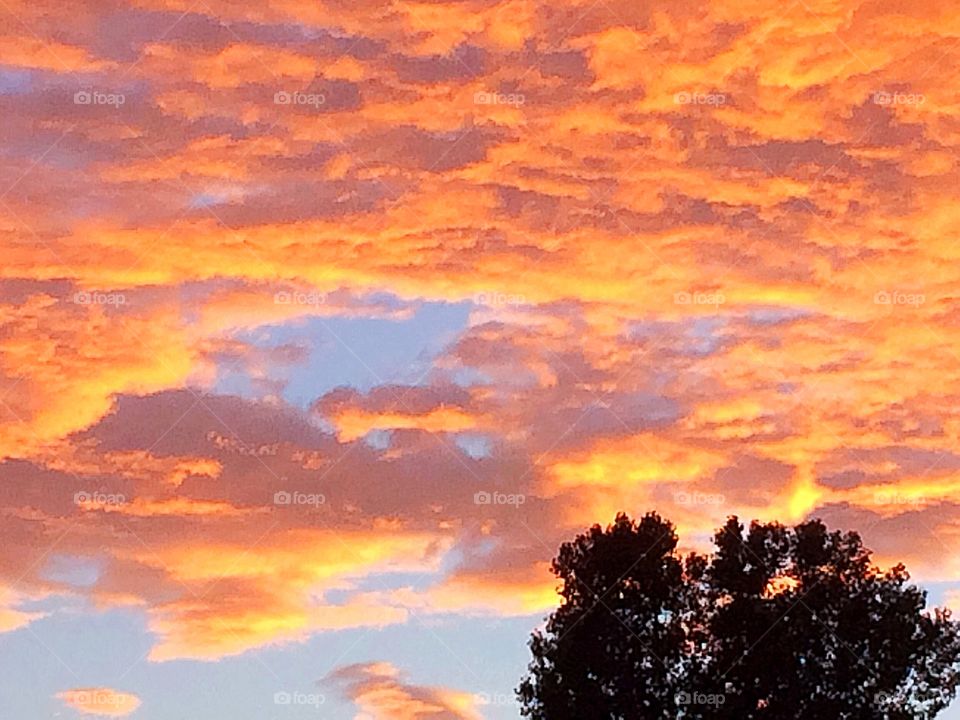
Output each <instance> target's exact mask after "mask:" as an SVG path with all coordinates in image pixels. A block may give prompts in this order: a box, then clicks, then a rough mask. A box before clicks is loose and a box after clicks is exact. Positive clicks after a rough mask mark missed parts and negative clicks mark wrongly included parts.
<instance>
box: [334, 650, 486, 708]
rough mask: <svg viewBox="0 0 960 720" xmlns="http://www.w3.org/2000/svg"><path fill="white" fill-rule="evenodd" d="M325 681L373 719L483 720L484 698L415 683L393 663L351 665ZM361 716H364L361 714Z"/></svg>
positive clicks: (337, 671)
mask: <svg viewBox="0 0 960 720" xmlns="http://www.w3.org/2000/svg"><path fill="white" fill-rule="evenodd" d="M325 682H328V683H331V684H335V685H338V686H340V687H342V688H343V691H344V693H345V694H346V695H347V696H348V697H349V698H350V699H351V700H353V702H354V703H356V705H357V707H358V708H359V709H360V711H361V714H362V716H363V717H369V718H371V720H425V719H426V718H435V719H436V720H480V718H481V717H482V716H481V715H480V712H479V711H478V709H477V705H478V704H480V697H479V696H478V695H473V694H470V693H465V692H462V691H459V690H450V689H448V688H438V687H424V686H421V685H411V684H408V683H406V682H404V681H403V678H402V676H401V673H400V671H399V670H398V669H397V668H396V667H394V666H393V665H391V664H390V663H367V664H359V665H348V666H346V667H342V668H340V669H338V670H336V671H335V672H333V673H331V674H330V675H329V676H328V677H327V678H326V679H325ZM358 717H360V716H358Z"/></svg>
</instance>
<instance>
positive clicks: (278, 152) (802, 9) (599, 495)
mask: <svg viewBox="0 0 960 720" xmlns="http://www.w3.org/2000/svg"><path fill="white" fill-rule="evenodd" d="M0 18H2V23H0V35H2V37H0V117H2V118H3V119H2V122H0V257H2V262H0V667H3V668H4V670H3V672H2V673H0V716H2V717H3V718H4V720H38V719H42V718H63V719H65V720H70V719H75V718H91V717H92V718H97V717H131V718H136V719H139V720H181V719H182V718H185V717H196V718H204V719H205V720H219V719H221V718H222V719H226V718H229V719H230V720H263V719H264V718H268V719H271V720H298V719H301V718H317V717H322V718H334V719H336V720H423V719H426V720H478V719H492V720H499V719H501V718H517V717H518V715H519V711H518V707H517V705H516V703H515V701H514V699H513V695H512V689H513V688H514V687H516V685H517V683H518V681H519V678H520V676H521V675H522V673H523V671H524V668H525V665H526V663H527V662H528V656H529V652H528V650H527V648H526V642H527V638H528V637H529V634H530V632H531V631H532V630H533V629H534V628H536V627H538V626H539V625H540V624H541V623H542V621H543V618H544V617H545V615H546V614H547V613H549V612H550V610H551V609H552V608H553V607H555V606H556V603H557V595H556V583H555V580H554V578H553V576H552V575H551V573H550V571H549V562H550V559H551V558H552V557H553V556H554V554H555V551H556V549H557V547H558V546H559V545H560V543H562V542H563V541H565V540H568V539H570V538H572V537H573V536H575V535H576V533H578V532H580V531H581V530H583V529H584V528H586V527H588V526H590V525H592V524H593V523H597V522H599V523H601V524H606V523H609V522H610V521H612V520H613V518H614V516H615V515H616V513H617V512H618V511H621V510H622V511H626V512H629V513H631V514H632V515H642V514H643V513H645V512H647V511H649V510H652V509H655V510H657V511H659V512H660V513H661V514H662V515H664V516H665V517H667V518H668V519H670V520H672V521H673V522H674V523H675V524H676V525H677V528H678V532H679V535H680V539H681V546H682V547H683V549H684V550H691V549H703V548H704V547H705V546H706V544H707V543H708V540H709V537H710V536H711V534H712V532H713V531H714V530H715V529H716V528H717V527H719V526H720V525H721V524H722V523H723V521H724V519H725V518H726V517H727V516H728V515H732V514H733V515H738V516H739V517H741V518H743V519H745V520H749V519H759V520H764V521H772V520H777V521H780V522H784V523H796V522H800V521H802V520H804V519H807V518H812V517H819V518H822V519H823V520H824V521H825V522H827V523H828V524H829V525H830V526H831V527H835V528H841V529H856V530H858V531H859V532H860V533H861V534H862V536H863V538H864V540H865V543H866V544H867V546H868V547H870V548H872V549H873V550H874V552H875V559H876V562H877V563H878V564H879V565H881V566H883V567H885V566H889V565H891V564H894V563H896V562H899V561H902V562H904V563H905V564H906V565H907V567H908V568H909V570H910V572H911V575H912V577H913V580H914V581H915V582H917V583H919V584H921V585H923V586H924V587H925V588H927V589H928V590H929V592H930V596H929V600H930V604H931V606H932V605H937V606H953V607H958V606H960V450H958V447H960V446H958V442H957V440H958V436H960V419H958V417H957V415H956V412H955V411H954V409H955V408H956V407H958V405H960V373H958V369H960V349H958V348H960V344H958V340H960V321H958V317H960V315H958V310H960V295H958V280H960V262H958V260H960V244H958V243H957V241H956V238H957V235H958V231H960V204H958V190H957V189H958V188H960V167H958V156H957V149H958V147H960V133H958V131H960V15H958V14H957V13H956V7H955V3H953V2H948V1H947V0H924V1H922V2H903V1H899V0H888V1H884V2H880V1H877V0H828V1H824V2H814V1H813V0H797V2H791V1H790V0H787V1H786V2H784V1H782V0H776V1H773V0H758V1H757V2H751V3H743V2H735V1H733V0H708V1H707V2H689V1H687V0H677V1H675V2H669V3H667V2H652V1H650V0H629V1H627V0H622V1H621V0H565V1H564V2H559V3H558V2H544V1H543V0H540V1H537V0H500V1H498V0H459V1H458V2H450V1H449V0H436V1H431V2H425V1H424V2H417V1H408V2H382V1H381V0H353V1H351V2H345V1H344V0H317V1H313V2H303V1H298V0H264V1H263V2H258V3H237V2H230V1H228V0H79V1H78V2H73V3H69V4H68V5H65V4H63V3H59V2H52V1H51V0H0ZM951 712H952V713H953V714H952V715H951ZM943 717H944V718H954V719H957V718H960V708H958V707H955V708H954V709H953V710H951V711H948V712H947V713H945V714H944V716H943Z"/></svg>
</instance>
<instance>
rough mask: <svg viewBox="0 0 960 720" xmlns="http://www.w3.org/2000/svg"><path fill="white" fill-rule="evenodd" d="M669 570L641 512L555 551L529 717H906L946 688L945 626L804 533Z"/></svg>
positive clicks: (846, 542) (775, 534) (951, 634)
mask: <svg viewBox="0 0 960 720" xmlns="http://www.w3.org/2000/svg"><path fill="white" fill-rule="evenodd" d="M713 542H714V550H713V551H712V552H711V553H710V554H698V553H693V554H690V555H689V556H687V557H681V556H680V554H679V553H678V550H677V543H678V538H677V534H676V530H675V528H674V526H673V525H672V524H671V523H670V522H668V521H666V520H664V519H663V518H661V517H660V516H659V515H657V514H656V513H648V514H647V515H646V516H644V517H643V518H641V519H640V520H639V521H634V520H632V519H631V518H629V517H628V516H627V515H624V514H620V515H618V516H617V518H616V520H615V522H614V523H613V524H612V525H610V526H609V527H607V528H606V529H604V528H601V527H600V526H599V525H594V526H593V527H592V528H590V529H589V530H588V531H586V532H585V533H583V534H581V535H579V536H578V537H577V538H575V539H574V540H573V541H572V542H567V543H564V544H563V545H562V546H561V548H560V551H559V554H558V556H557V557H556V558H555V559H554V561H553V571H554V573H555V574H556V576H557V577H558V578H559V580H561V581H562V585H561V588H560V594H561V598H562V600H561V604H560V607H559V608H558V609H557V610H556V611H555V612H554V613H553V614H552V615H551V616H550V617H549V618H548V619H547V623H546V626H545V628H544V630H542V631H537V632H535V633H534V634H533V637H532V638H531V641H530V649H531V651H532V654H533V660H532V661H531V663H530V666H529V671H528V674H527V675H526V676H525V677H524V678H523V680H522V682H521V684H520V687H519V688H518V691H517V692H518V696H519V699H520V702H521V707H522V713H523V715H524V716H525V717H529V718H533V719H534V720H584V718H591V719H596V720H607V719H609V720H634V719H637V720H640V719H644V720H647V719H649V720H653V719H660V718H664V719H666V718H670V719H671V720H672V719H676V718H684V719H686V718H703V719H706V718H737V719H738V720H740V719H743V720H767V719H770V720H773V719H776V720H787V719H789V718H798V719H799V718H805V719H807V718H815V719H816V720H829V719H833V718H836V719H841V718H842V719H845V720H921V719H929V718H933V717H935V716H936V715H937V713H939V712H940V711H941V710H942V709H944V708H945V707H946V706H947V705H949V703H950V702H951V700H952V698H953V696H954V693H955V690H956V687H957V685H958V683H960V623H957V622H956V621H954V620H952V619H951V617H950V613H949V611H947V610H941V609H934V610H933V611H926V610H925V606H926V593H925V592H924V591H922V590H921V589H919V588H917V587H916V586H914V585H911V584H910V583H909V575H908V573H907V571H906V569H905V568H904V567H903V566H902V565H897V566H896V567H893V568H891V569H889V570H887V571H881V570H880V569H879V568H877V567H876V566H875V565H874V563H873V562H872V560H871V556H870V552H869V551H868V550H867V549H866V548H864V546H863V544H862V542H861V539H860V536H859V535H858V534H857V533H855V532H847V533H841V532H839V531H832V532H831V531H829V530H828V529H827V527H826V526H825V525H824V524H823V523H822V522H820V521H819V520H812V521H809V522H804V523H801V524H799V525H797V526H795V527H792V528H791V527H785V526H783V525H780V524H777V523H766V524H763V523H757V522H754V523H752V524H751V525H750V528H749V530H748V531H746V532H744V526H743V525H742V524H741V523H740V521H739V520H738V519H737V518H736V517H731V518H730V519H729V520H728V521H727V523H726V524H725V525H724V526H723V527H722V528H721V529H720V530H718V531H717V533H716V534H715V536H714V538H713Z"/></svg>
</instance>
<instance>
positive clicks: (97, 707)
mask: <svg viewBox="0 0 960 720" xmlns="http://www.w3.org/2000/svg"><path fill="white" fill-rule="evenodd" d="M57 698H59V699H60V700H61V701H63V704H64V705H66V706H67V707H69V708H72V709H74V710H76V711H78V712H80V713H81V714H83V715H96V716H98V717H126V716H127V715H130V714H131V713H133V712H134V711H135V710H136V709H137V708H138V707H140V698H138V697H137V696H136V695H133V694H131V693H125V692H120V691H119V690H112V689H111V688H93V687H91V688H77V689H75V690H65V691H63V692H60V693H57Z"/></svg>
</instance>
